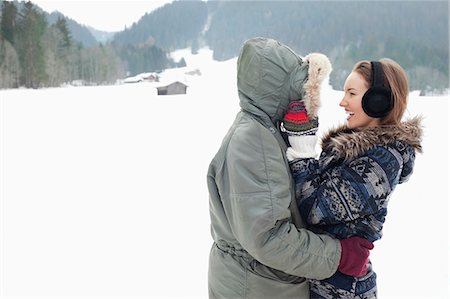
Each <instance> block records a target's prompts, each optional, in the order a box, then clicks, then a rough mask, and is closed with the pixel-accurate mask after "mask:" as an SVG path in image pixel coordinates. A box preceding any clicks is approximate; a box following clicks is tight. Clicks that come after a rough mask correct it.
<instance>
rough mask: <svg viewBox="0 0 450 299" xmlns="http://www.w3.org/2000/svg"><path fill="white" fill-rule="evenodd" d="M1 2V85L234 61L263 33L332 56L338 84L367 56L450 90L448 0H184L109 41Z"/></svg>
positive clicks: (416, 82)
mask: <svg viewBox="0 0 450 299" xmlns="http://www.w3.org/2000/svg"><path fill="white" fill-rule="evenodd" d="M1 3H2V5H1V7H0V9H1V10H2V11H1V15H0V18H1V31H0V74H1V77H0V88H5V87H17V86H27V87H40V86H57V85H59V84H61V83H64V82H69V81H72V80H81V81H83V82H84V81H85V82H90V83H96V84H101V83H109V82H114V81H115V79H117V78H120V77H121V76H124V75H125V74H130V75H135V74H137V73H140V72H150V71H159V70H162V69H165V68H168V67H174V66H176V65H177V64H176V62H174V61H172V60H171V58H170V56H169V53H170V52H171V51H173V50H176V49H180V48H186V47H191V49H192V51H193V52H195V51H197V50H198V49H199V48H200V47H203V46H208V47H210V48H211V49H212V50H213V51H214V58H215V59H216V60H226V59H229V58H232V57H236V56H237V55H238V54H239V50H240V47H241V46H242V43H243V42H244V41H245V40H247V39H249V38H251V37H254V36H266V37H272V38H275V39H278V40H280V41H281V42H283V43H285V44H287V45H289V46H290V47H292V48H293V49H294V50H295V51H297V52H298V53H299V54H300V55H302V56H304V55H306V54H308V53H310V52H322V53H324V54H326V55H328V57H329V58H330V60H331V62H332V64H333V69H334V71H333V72H332V74H331V83H332V85H333V87H334V88H342V85H343V81H344V79H345V77H346V75H347V74H348V72H349V71H350V70H351V68H352V66H353V65H354V64H355V63H356V62H357V61H359V60H361V59H373V60H375V59H380V58H382V57H389V58H392V59H394V60H396V61H398V62H399V63H400V64H401V65H402V66H403V67H404V68H405V69H406V71H407V74H408V77H409V79H410V85H411V89H415V90H418V89H420V90H423V91H429V92H436V91H437V92H443V91H444V90H445V89H446V88H448V82H449V28H448V24H449V3H448V1H200V0H197V1H174V2H172V3H170V4H166V5H164V6H162V7H160V8H158V9H156V10H154V11H153V12H151V13H147V14H145V15H144V16H143V17H142V18H141V19H140V20H136V23H135V24H133V26H131V27H130V28H127V29H125V30H124V31H121V32H118V33H116V34H115V35H114V37H113V38H112V39H111V40H110V41H107V40H108V38H111V35H112V34H111V35H109V36H107V37H105V39H103V43H100V44H98V43H97V42H95V41H93V35H92V34H91V33H92V32H95V31H93V30H92V29H91V30H90V33H89V32H88V31H89V30H88V29H87V28H86V27H83V26H81V25H79V24H76V22H74V21H73V20H70V19H67V18H65V17H64V16H62V15H58V14H53V15H50V16H48V17H47V18H45V17H44V16H45V13H43V12H42V11H41V10H40V9H39V8H37V7H35V6H33V5H32V4H31V3H25V2H20V3H18V2H7V1H1ZM72 22H73V23H72ZM78 31H80V32H78ZM100 34H101V33H100ZM81 36H84V37H81ZM96 36H97V38H99V37H98V36H99V35H98V34H96Z"/></svg>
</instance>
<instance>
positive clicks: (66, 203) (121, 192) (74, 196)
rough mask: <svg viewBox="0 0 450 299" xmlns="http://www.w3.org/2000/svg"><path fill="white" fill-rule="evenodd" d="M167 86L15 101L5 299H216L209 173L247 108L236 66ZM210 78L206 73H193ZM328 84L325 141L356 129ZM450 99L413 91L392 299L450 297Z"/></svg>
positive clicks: (383, 272)
mask: <svg viewBox="0 0 450 299" xmlns="http://www.w3.org/2000/svg"><path fill="white" fill-rule="evenodd" d="M175 55H178V56H177V57H185V60H186V62H187V65H188V66H187V68H185V69H183V70H178V71H177V70H169V71H167V72H165V73H162V74H161V78H163V79H166V80H169V79H172V76H173V78H175V77H178V78H179V77H180V76H181V77H182V79H183V80H184V81H183V82H184V83H186V84H187V85H188V86H189V87H188V91H187V95H173V96H157V95H156V88H155V86H157V85H158V83H136V84H124V85H116V86H99V87H67V88H54V89H41V90H25V89H20V90H3V91H0V100H1V106H0V107H1V114H0V115H1V160H0V161H1V186H0V187H1V202H0V204H1V205H0V206H1V244H0V245H1V246H0V249H1V256H0V267H1V272H0V274H1V279H0V282H1V285H0V298H12V297H23V298H36V297H40V298H51V297H53V298H63V297H71V298H99V297H103V298H112V297H114V298H132V297H145V298H206V297H207V266H208V255H209V249H210V246H211V244H212V239H211V237H210V230H209V210H208V193H207V189H206V171H207V167H208V164H209V161H210V160H211V158H212V157H213V155H214V154H215V152H216V150H217V149H218V147H219V145H220V142H221V140H222V138H223V136H224V135H225V133H226V131H227V130H228V128H229V126H230V125H231V123H232V121H233V119H234V116H235V114H236V112H237V111H238V110H239V106H238V98H237V92H236V80H235V76H236V75H235V71H236V59H232V60H230V61H226V62H220V63H219V62H214V61H212V59H211V52H210V51H208V50H201V51H200V53H199V54H198V55H195V56H192V55H190V54H189V51H187V50H185V51H184V52H183V51H180V52H177V53H175ZM196 69H199V70H200V72H201V75H200V76H199V75H186V74H185V73H186V72H188V71H192V70H196ZM341 96H342V93H341V92H340V91H335V90H332V89H330V88H329V87H327V86H325V87H324V89H323V108H322V110H321V132H323V131H324V130H326V128H327V127H330V126H332V125H336V124H338V123H342V122H343V120H344V119H345V115H344V114H343V112H342V111H341V108H339V107H338V103H339V100H340V98H341ZM448 101H449V98H448V97H446V96H442V97H419V96H418V94H417V93H412V94H411V97H410V106H409V112H408V113H409V114H410V115H411V116H414V115H416V114H422V115H424V116H425V120H424V125H425V136H424V140H423V147H424V154H423V155H419V156H418V157H417V160H416V161H417V162H416V168H415V173H414V175H413V176H412V178H411V180H410V181H409V182H408V183H406V184H404V185H400V186H399V187H398V188H397V190H396V191H395V192H394V194H393V196H392V197H391V202H390V206H389V214H388V217H387V221H386V224H385V230H384V237H383V239H382V240H380V241H379V242H377V243H376V244H375V249H374V250H373V252H372V255H371V257H372V261H373V264H374V267H375V270H376V272H377V273H378V285H379V298H381V299H388V298H427V299H430V298H447V296H448V288H449V286H450V280H449V271H448V269H449V267H448V266H449V256H448V253H449V246H448V245H449V244H448V241H449V226H448V212H449V209H448V199H449V192H448V180H449V176H448V150H449V148H448V136H449V127H448V116H449V114H448V112H449V104H448Z"/></svg>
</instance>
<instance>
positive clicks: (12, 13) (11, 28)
mask: <svg viewBox="0 0 450 299" xmlns="http://www.w3.org/2000/svg"><path fill="white" fill-rule="evenodd" d="M1 5H2V14H1V25H0V26H1V30H0V31H1V36H2V37H3V38H4V39H5V40H7V41H9V42H10V43H11V44H14V33H15V30H16V18H17V8H16V6H15V5H14V2H9V1H2V4H1Z"/></svg>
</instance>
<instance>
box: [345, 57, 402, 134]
mask: <svg viewBox="0 0 450 299" xmlns="http://www.w3.org/2000/svg"><path fill="white" fill-rule="evenodd" d="M380 62H381V65H382V68H383V77H384V80H383V86H384V87H386V88H389V89H390V90H391V92H392V96H393V98H394V107H393V109H392V111H391V112H390V113H389V114H388V115H387V116H385V117H384V118H382V119H381V120H380V124H381V125H396V124H399V123H400V122H401V120H402V117H403V113H404V112H405V110H406V105H407V101H408V94H409V87H408V78H407V77H406V73H405V71H404V70H403V68H402V67H401V66H400V65H399V64H398V63H397V62H395V61H394V60H392V59H389V58H383V59H380ZM353 71H354V72H357V73H358V74H360V75H361V76H362V77H363V78H364V80H365V81H366V82H367V87H370V86H371V85H372V80H373V78H372V67H371V64H370V61H367V60H363V61H360V62H358V63H357V64H356V65H355V66H354V67H353Z"/></svg>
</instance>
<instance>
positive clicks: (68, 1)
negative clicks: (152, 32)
mask: <svg viewBox="0 0 450 299" xmlns="http://www.w3.org/2000/svg"><path fill="white" fill-rule="evenodd" d="M32 2H33V3H35V4H37V5H38V6H40V7H41V8H42V9H43V10H45V11H47V12H49V13H51V12H53V11H55V10H58V11H59V12H61V13H63V14H64V15H66V16H67V17H69V18H71V19H73V20H75V21H77V22H78V23H80V24H84V25H89V26H91V27H94V28H95V29H98V30H103V31H121V30H123V29H124V28H125V26H127V27H130V26H131V25H132V24H133V23H134V22H137V21H138V20H139V19H140V18H141V17H142V16H143V15H144V14H145V13H146V12H151V11H152V10H154V9H156V8H158V7H161V6H163V5H164V4H166V3H169V2H172V0H140V1H138V0H132V1H125V0H95V1H88V0H76V1H75V0H53V1H52V0H32Z"/></svg>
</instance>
